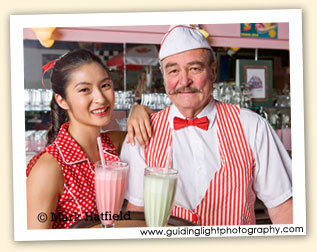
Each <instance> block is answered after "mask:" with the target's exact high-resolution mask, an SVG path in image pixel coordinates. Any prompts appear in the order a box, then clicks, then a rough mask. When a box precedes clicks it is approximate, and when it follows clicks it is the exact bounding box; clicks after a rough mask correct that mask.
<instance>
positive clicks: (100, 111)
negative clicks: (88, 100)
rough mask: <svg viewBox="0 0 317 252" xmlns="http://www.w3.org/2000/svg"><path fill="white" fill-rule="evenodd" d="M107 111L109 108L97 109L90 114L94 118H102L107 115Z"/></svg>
mask: <svg viewBox="0 0 317 252" xmlns="http://www.w3.org/2000/svg"><path fill="white" fill-rule="evenodd" d="M108 109H109V107H104V108H97V109H94V110H92V111H91V113H92V114H93V115H96V116H104V115H105V114H107V111H108Z"/></svg>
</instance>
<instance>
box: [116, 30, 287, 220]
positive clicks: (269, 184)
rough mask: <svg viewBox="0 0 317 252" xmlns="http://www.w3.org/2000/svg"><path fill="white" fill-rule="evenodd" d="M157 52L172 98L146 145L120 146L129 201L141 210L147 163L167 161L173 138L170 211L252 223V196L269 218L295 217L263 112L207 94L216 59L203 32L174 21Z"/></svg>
mask: <svg viewBox="0 0 317 252" xmlns="http://www.w3.org/2000/svg"><path fill="white" fill-rule="evenodd" d="M159 59H160V61H161V68H162V73H163V77H164V85H165V90H166V93H167V94H168V96H169V98H170V99H171V101H172V102H173V105H172V106H170V107H168V108H167V109H165V110H163V111H160V112H158V113H155V114H153V115H152V118H151V123H152V127H153V136H152V138H151V140H150V142H149V144H148V145H147V147H146V148H145V149H144V148H142V147H141V146H139V145H137V146H131V145H127V144H124V146H123V149H122V152H121V153H122V155H121V159H122V160H126V161H129V163H130V173H129V181H128V188H127V192H126V198H127V199H128V201H129V203H128V209H130V210H143V204H144V203H143V176H144V168H145V167H146V166H161V167H163V166H165V162H166V160H167V147H168V146H169V145H172V148H173V167H174V168H175V169H177V170H178V173H179V177H178V184H177V190H176V196H175V205H174V207H173V209H172V215H174V216H176V217H180V218H184V219H187V220H189V221H192V222H195V223H197V224H199V225H243V224H255V214H254V202H255V199H256V196H257V197H258V198H259V199H260V200H262V201H263V202H264V204H265V205H266V207H267V208H268V212H269V215H270V218H271V220H272V222H273V223H292V218H293V217H292V216H293V215H292V212H293V208H292V182H291V180H292V178H291V160H290V157H289V155H288V153H287V152H286V150H285V148H284V147H283V145H282V143H281V142H280V140H279V139H278V137H277V136H276V134H275V132H274V130H273V129H272V128H271V127H270V125H269V124H268V123H267V121H266V120H265V119H263V118H262V117H260V116H258V115H257V114H256V113H254V112H252V111H250V110H247V109H240V108H239V107H238V106H235V105H230V104H225V103H221V102H219V101H216V100H214V99H213V98H212V95H211V94H212V88H213V82H214V81H215V79H216V73H215V69H216V61H215V58H214V53H213V51H212V49H211V47H210V45H209V43H208V41H207V40H206V39H205V38H204V36H203V35H202V34H201V33H200V32H199V31H198V30H196V29H194V28H192V27H189V26H186V25H178V26H173V27H171V28H170V29H169V31H168V32H167V33H166V35H165V36H164V38H163V40H162V43H161V48H160V52H159Z"/></svg>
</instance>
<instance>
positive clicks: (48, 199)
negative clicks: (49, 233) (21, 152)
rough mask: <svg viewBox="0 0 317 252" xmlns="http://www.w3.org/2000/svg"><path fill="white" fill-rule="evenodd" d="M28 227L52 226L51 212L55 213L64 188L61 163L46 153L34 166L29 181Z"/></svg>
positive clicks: (27, 186)
mask: <svg viewBox="0 0 317 252" xmlns="http://www.w3.org/2000/svg"><path fill="white" fill-rule="evenodd" d="M26 190H27V228H28V229H48V228H52V222H51V218H52V217H51V215H52V214H51V213H55V211H56V206H57V202H58V199H59V197H60V195H61V194H62V193H63V190H64V178H63V174H62V170H61V168H60V165H59V163H58V162H57V161H56V160H55V159H54V158H53V157H52V156H51V155H50V154H48V153H44V154H43V155H42V156H41V157H40V159H39V160H38V161H37V163H36V164H35V165H34V167H33V168H32V171H31V172H30V174H29V176H28V178H27V182H26ZM45 219H46V220H45Z"/></svg>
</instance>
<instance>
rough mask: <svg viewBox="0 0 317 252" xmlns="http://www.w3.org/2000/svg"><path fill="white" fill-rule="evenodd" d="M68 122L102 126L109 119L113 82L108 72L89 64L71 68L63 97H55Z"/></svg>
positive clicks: (111, 108) (98, 66) (93, 63)
mask: <svg viewBox="0 0 317 252" xmlns="http://www.w3.org/2000/svg"><path fill="white" fill-rule="evenodd" d="M61 99H62V100H61ZM57 100H59V104H60V105H61V106H62V107H63V108H64V109H66V110H67V113H68V116H69V120H70V122H71V123H75V122H76V123H80V124H82V125H87V126H88V125H89V126H96V127H102V126H104V125H107V124H108V123H109V122H110V120H111V115H112V111H113V107H114V91H113V83H112V80H111V78H110V76H109V74H108V72H107V71H106V70H105V69H104V68H103V67H102V66H100V65H99V64H97V63H95V62H92V63H87V64H84V65H82V66H80V67H78V68H77V69H75V70H74V71H73V72H72V73H71V74H70V78H69V82H68V85H67V88H66V98H65V99H63V98H61V97H59V98H57Z"/></svg>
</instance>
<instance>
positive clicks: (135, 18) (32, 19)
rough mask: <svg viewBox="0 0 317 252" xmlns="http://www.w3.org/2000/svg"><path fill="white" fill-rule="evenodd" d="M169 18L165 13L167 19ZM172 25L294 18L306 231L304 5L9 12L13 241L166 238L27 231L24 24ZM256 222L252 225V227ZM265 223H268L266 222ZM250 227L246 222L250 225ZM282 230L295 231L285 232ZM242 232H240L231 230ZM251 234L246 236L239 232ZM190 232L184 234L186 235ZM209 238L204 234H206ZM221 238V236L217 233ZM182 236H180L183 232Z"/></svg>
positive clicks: (295, 103)
mask: <svg viewBox="0 0 317 252" xmlns="http://www.w3.org/2000/svg"><path fill="white" fill-rule="evenodd" d="M163 17H164V18H163ZM144 20H146V25H170V24H182V23H184V24H185V23H186V24H189V23H190V24H229V23H267V22H278V23H279V22H287V23H289V41H290V78H291V81H290V83H291V117H292V149H293V150H292V151H293V155H292V170H293V175H292V177H293V195H294V196H293V205H294V211H293V213H294V224H293V225H282V226H283V227H284V226H291V227H295V226H301V227H303V228H304V232H302V233H301V234H306V194H305V145H304V103H303V56H302V36H301V35H302V11H301V10H300V9H277V10H237V11H236V10H235V11H190V12H189V11H182V12H138V13H95V14H43V15H42V14H40V15H11V16H10V47H11V48H10V49H11V101H12V104H11V107H12V108H11V109H12V156H13V160H12V163H13V187H14V188H13V197H14V200H13V202H14V240H15V241H32V240H37V241H39V240H85V239H86V240H90V239H136V238H164V236H162V237H154V236H142V235H141V234H140V230H146V229H147V228H124V229H77V230H76V229H72V230H70V229H67V230H28V229H27V218H26V190H25V188H26V163H25V162H26V159H25V135H24V134H25V126H24V125H25V115H24V62H23V28H30V27H39V26H41V27H77V26H78V27H83V26H125V25H130V26H132V25H144ZM250 227H251V226H250ZM261 227H265V226H261ZM246 228H247V226H246ZM281 235H291V234H290V233H288V234H287V233H282V234H281ZM228 236H237V235H234V234H232V235H228ZM239 236H246V235H243V234H241V235H239ZM185 237H188V236H183V238H185ZM204 237H205V236H204ZM214 237H217V235H214ZM178 238H180V237H178Z"/></svg>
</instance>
